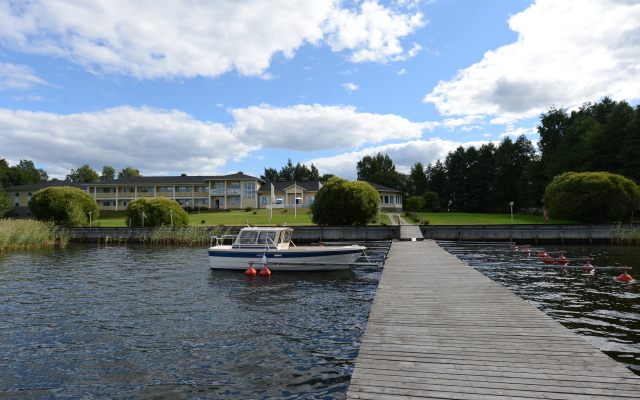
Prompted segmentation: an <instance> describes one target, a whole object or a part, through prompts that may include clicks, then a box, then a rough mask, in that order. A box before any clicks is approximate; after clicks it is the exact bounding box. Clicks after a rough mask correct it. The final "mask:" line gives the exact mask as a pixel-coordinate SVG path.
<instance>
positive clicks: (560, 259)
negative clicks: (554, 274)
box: [556, 251, 569, 265]
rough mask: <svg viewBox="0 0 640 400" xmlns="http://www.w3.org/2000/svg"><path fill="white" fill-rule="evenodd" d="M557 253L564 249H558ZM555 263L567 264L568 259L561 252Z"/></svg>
mask: <svg viewBox="0 0 640 400" xmlns="http://www.w3.org/2000/svg"><path fill="white" fill-rule="evenodd" d="M558 253H564V251H559V252H558ZM556 263H557V264H558V265H567V264H569V260H567V257H565V256H564V254H561V255H560V257H558V258H557V259H556Z"/></svg>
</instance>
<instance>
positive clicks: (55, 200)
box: [29, 186, 100, 227]
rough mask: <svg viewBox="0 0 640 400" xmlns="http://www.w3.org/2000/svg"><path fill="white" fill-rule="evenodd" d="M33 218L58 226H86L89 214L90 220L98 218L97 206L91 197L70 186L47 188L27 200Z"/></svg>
mask: <svg viewBox="0 0 640 400" xmlns="http://www.w3.org/2000/svg"><path fill="white" fill-rule="evenodd" d="M29 210H30V211H31V215H33V218H35V219H37V220H40V221H53V222H54V223H55V224H56V225H60V226H67V227H71V226H88V225H89V213H91V218H92V220H97V219H98V218H99V217H100V212H99V211H98V205H97V204H96V202H95V201H94V200H93V197H91V195H90V194H89V193H87V192H85V191H83V190H81V189H78V188H73V187H70V186H62V187H49V188H45V189H41V190H38V191H37V192H35V193H34V194H33V196H31V200H29Z"/></svg>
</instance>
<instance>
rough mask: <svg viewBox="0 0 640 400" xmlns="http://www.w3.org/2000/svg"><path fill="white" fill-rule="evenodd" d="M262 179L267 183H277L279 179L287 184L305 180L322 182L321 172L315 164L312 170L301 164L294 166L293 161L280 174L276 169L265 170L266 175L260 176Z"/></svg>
mask: <svg viewBox="0 0 640 400" xmlns="http://www.w3.org/2000/svg"><path fill="white" fill-rule="evenodd" d="M260 178H261V179H263V180H265V181H267V182H276V181H278V180H279V179H284V180H285V181H287V182H293V181H302V180H303V179H308V180H310V181H319V180H321V179H320V172H319V171H318V168H316V167H315V166H314V165H313V164H311V168H307V166H306V165H304V164H300V163H299V162H298V163H297V164H296V165H295V166H294V165H293V163H292V162H291V159H289V160H288V161H287V164H286V165H285V166H284V167H282V168H281V169H280V171H279V172H278V171H276V169H275V168H265V169H264V174H263V175H260Z"/></svg>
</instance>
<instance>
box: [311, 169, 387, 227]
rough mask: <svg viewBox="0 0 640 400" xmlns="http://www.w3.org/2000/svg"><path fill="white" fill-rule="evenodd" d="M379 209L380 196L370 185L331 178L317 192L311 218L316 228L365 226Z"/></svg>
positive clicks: (312, 205)
mask: <svg viewBox="0 0 640 400" xmlns="http://www.w3.org/2000/svg"><path fill="white" fill-rule="evenodd" d="M379 207H380V196H378V192H377V191H376V190H375V189H374V188H373V187H372V186H371V185H369V184H368V183H366V182H363V181H348V180H346V179H341V178H336V177H334V178H331V179H329V181H327V182H326V183H325V184H324V185H323V186H322V188H320V190H319V191H318V194H317V195H316V198H315V200H314V201H313V203H312V204H311V214H312V215H313V222H314V223H316V224H319V225H366V224H367V222H369V221H370V220H371V219H372V218H374V217H375V216H376V215H377V214H378V208H379Z"/></svg>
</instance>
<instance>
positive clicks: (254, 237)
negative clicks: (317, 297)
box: [209, 227, 366, 271]
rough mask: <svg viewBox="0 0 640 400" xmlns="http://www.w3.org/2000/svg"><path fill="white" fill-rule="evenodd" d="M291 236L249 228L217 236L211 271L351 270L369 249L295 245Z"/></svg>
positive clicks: (279, 230)
mask: <svg viewBox="0 0 640 400" xmlns="http://www.w3.org/2000/svg"><path fill="white" fill-rule="evenodd" d="M292 235H293V229H292V228H287V227H246V228H242V229H241V230H240V232H239V233H238V235H223V236H214V237H212V238H211V247H209V260H210V262H211V269H232V270H246V269H248V268H249V267H250V266H252V265H253V266H254V267H255V268H268V269H269V270H271V271H333V270H339V269H348V268H349V267H350V264H353V263H355V261H356V260H357V259H358V258H359V257H360V256H362V255H363V254H364V250H365V249H366V247H364V246H358V245H350V246H322V245H320V246H296V245H295V244H294V243H293V242H292V241H291V237H292ZM214 240H215V244H214ZM226 243H228V244H226ZM250 263H251V264H250Z"/></svg>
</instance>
